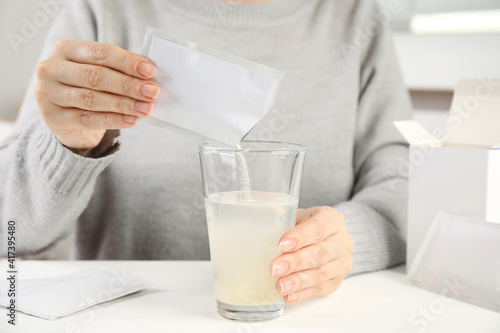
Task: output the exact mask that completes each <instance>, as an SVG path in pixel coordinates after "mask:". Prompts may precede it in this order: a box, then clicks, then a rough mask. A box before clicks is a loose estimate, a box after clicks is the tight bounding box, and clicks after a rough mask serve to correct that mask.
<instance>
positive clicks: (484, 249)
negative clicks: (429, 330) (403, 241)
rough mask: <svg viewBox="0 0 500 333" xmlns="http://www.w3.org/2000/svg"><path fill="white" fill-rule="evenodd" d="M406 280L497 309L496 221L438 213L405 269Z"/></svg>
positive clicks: (499, 237) (499, 246)
mask: <svg viewBox="0 0 500 333" xmlns="http://www.w3.org/2000/svg"><path fill="white" fill-rule="evenodd" d="M408 280H409V281H408V282H410V283H411V284H413V285H415V286H417V287H421V288H424V289H427V290H430V291H433V292H437V293H440V294H443V295H445V296H449V297H453V298H456V299H459V300H462V301H465V302H468V303H471V304H475V305H477V306H481V307H484V308H487V309H490V310H493V311H497V312H500V225H499V224H496V223H490V222H485V221H484V219H483V218H474V217H468V216H462V215H456V214H455V215H452V214H446V213H438V214H437V215H436V218H435V219H434V222H433V224H432V226H431V228H430V229H429V231H428V233H427V235H426V237H425V240H424V242H423V243H422V246H421V247H420V249H419V251H418V253H417V255H416V257H415V260H414V261H413V264H412V266H411V267H410V269H409V271H408Z"/></svg>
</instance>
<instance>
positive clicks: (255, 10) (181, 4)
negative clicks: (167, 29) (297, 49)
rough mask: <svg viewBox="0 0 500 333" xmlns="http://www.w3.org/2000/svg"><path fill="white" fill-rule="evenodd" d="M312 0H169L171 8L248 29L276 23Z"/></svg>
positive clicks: (212, 22) (199, 17) (202, 18)
mask: <svg viewBox="0 0 500 333" xmlns="http://www.w3.org/2000/svg"><path fill="white" fill-rule="evenodd" d="M310 1H311V0H268V1H264V2H250V3H245V2H243V3H242V2H239V1H224V0H169V1H168V4H169V5H170V6H169V7H171V9H173V10H176V11H178V12H181V13H182V14H184V15H186V16H187V17H189V18H192V19H195V20H197V21H201V22H204V23H208V24H211V25H218V26H225V27H235V28H247V27H256V26H257V27H258V26H265V25H269V24H276V23H278V22H280V21H282V20H286V19H287V18H288V17H291V16H293V15H294V14H295V13H296V12H297V11H298V10H299V9H300V8H301V7H302V6H304V5H305V4H307V3H308V2H310Z"/></svg>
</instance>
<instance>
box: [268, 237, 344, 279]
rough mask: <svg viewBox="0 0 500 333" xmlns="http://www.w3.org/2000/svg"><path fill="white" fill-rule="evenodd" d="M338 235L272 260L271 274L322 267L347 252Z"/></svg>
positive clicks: (281, 274) (275, 275)
mask: <svg viewBox="0 0 500 333" xmlns="http://www.w3.org/2000/svg"><path fill="white" fill-rule="evenodd" d="M347 250H348V249H347V248H345V247H344V246H343V243H342V242H341V240H339V239H338V235H332V236H330V237H328V238H326V239H325V240H324V241H322V242H321V243H318V244H313V245H310V246H306V247H304V248H302V249H300V250H297V251H295V252H292V253H285V254H282V255H280V256H279V257H277V258H274V259H273V261H272V262H271V274H272V275H273V276H274V277H278V276H285V275H288V274H291V273H294V272H298V271H302V270H305V269H311V268H315V267H320V266H322V265H324V264H326V263H328V262H330V261H331V260H333V259H337V258H339V257H340V256H341V255H343V254H345V253H346V252H347Z"/></svg>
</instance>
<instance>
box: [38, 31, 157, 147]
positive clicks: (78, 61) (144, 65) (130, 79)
mask: <svg viewBox="0 0 500 333" xmlns="http://www.w3.org/2000/svg"><path fill="white" fill-rule="evenodd" d="M155 73H156V69H155V68H154V66H153V65H152V64H151V62H149V61H148V60H147V59H146V58H144V57H142V56H140V55H138V54H135V53H132V52H128V51H125V50H123V49H121V48H119V47H118V46H114V45H110V44H102V43H96V42H88V41H70V40H61V41H58V42H57V44H56V46H55V48H54V51H53V52H52V55H51V56H50V57H49V58H48V59H47V60H45V61H42V62H40V63H39V64H38V66H37V69H36V74H37V77H38V84H37V86H36V90H35V96H36V100H37V103H38V106H39V107H40V110H41V115H42V118H43V120H44V121H45V123H46V124H47V126H48V127H49V129H50V130H51V131H52V132H54V134H55V135H56V137H57V138H58V139H59V141H60V142H61V143H62V144H63V145H65V146H67V147H68V148H71V149H74V150H78V151H79V152H81V153H84V152H86V151H88V150H90V149H92V148H95V147H96V146H97V145H98V144H99V142H100V141H101V139H102V137H103V136H104V133H105V132H106V130H108V129H123V128H129V127H132V126H134V125H135V123H136V121H137V119H138V117H144V116H147V115H148V114H149V113H150V112H151V110H152V107H153V105H152V104H151V102H153V101H154V100H155V99H156V98H157V97H158V94H159V89H158V87H157V85H156V84H155V83H153V82H151V81H148V80H149V79H150V78H151V77H152V76H153V75H154V74H155Z"/></svg>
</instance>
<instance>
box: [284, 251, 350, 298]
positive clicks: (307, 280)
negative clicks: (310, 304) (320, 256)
mask: <svg viewBox="0 0 500 333" xmlns="http://www.w3.org/2000/svg"><path fill="white" fill-rule="evenodd" d="M342 266H343V265H342V264H341V263H340V261H339V260H332V261H330V262H328V263H326V264H325V265H323V266H320V267H317V268H312V269H307V270H304V271H300V272H296V273H293V274H290V275H287V276H284V277H281V278H279V279H278V281H276V290H277V291H278V293H280V295H283V296H285V295H289V294H292V293H294V292H296V291H299V290H302V289H306V288H311V287H314V286H317V285H320V284H322V283H323V282H326V281H328V280H330V279H332V278H334V277H337V276H342V275H343V274H344V267H342ZM346 274H347V273H346Z"/></svg>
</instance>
